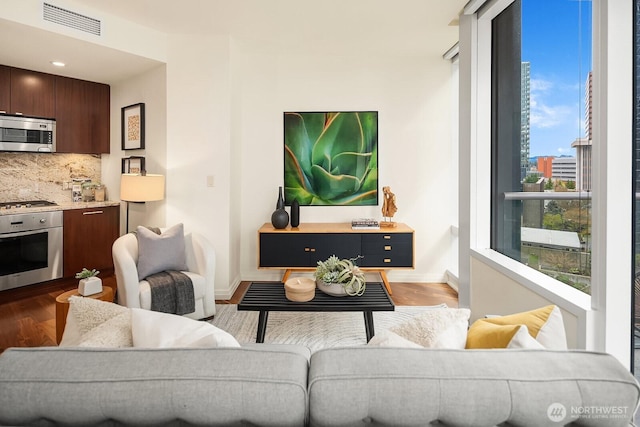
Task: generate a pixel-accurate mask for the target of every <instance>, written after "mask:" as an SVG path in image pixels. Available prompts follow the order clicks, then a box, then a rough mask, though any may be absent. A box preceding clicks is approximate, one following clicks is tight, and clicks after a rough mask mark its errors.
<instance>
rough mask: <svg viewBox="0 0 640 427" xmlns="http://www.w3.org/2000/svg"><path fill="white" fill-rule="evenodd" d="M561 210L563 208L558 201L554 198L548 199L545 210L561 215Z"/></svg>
mask: <svg viewBox="0 0 640 427" xmlns="http://www.w3.org/2000/svg"><path fill="white" fill-rule="evenodd" d="M562 210H563V209H562V208H561V207H560V205H559V204H558V202H557V201H556V200H549V203H547V206H546V211H547V213H549V214H552V215H561V214H562Z"/></svg>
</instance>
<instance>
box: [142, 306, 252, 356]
mask: <svg viewBox="0 0 640 427" xmlns="http://www.w3.org/2000/svg"><path fill="white" fill-rule="evenodd" d="M131 334H132V336H133V346H134V347H145V348H168V347H204V348H208V347H240V344H239V343H238V341H237V340H236V339H235V338H234V337H233V336H232V335H231V334H229V333H228V332H226V331H223V330H222V329H219V328H216V327H215V326H213V325H212V324H210V323H207V322H202V321H198V320H193V319H189V318H187V317H184V316H177V315H175V314H169V313H160V312H156V311H149V310H143V309H141V308H132V309H131Z"/></svg>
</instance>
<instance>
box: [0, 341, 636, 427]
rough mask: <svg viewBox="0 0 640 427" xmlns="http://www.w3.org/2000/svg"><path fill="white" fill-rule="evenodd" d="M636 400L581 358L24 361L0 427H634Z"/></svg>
mask: <svg viewBox="0 0 640 427" xmlns="http://www.w3.org/2000/svg"><path fill="white" fill-rule="evenodd" d="M639 396H640V388H639V387H638V383H637V382H636V380H635V379H634V378H633V376H632V375H631V374H630V373H629V372H628V371H627V370H626V369H625V368H624V367H623V366H622V365H621V364H620V363H619V362H618V361H617V360H616V359H615V358H613V357H612V356H610V355H606V354H600V353H589V352H580V351H564V352H562V351H546V350H544V351H543V350H541V351H538V350H428V349H407V348H405V349H396V348H384V347H367V346H363V347H358V348H334V349H326V350H321V351H318V352H316V353H314V354H313V355H310V354H309V351H308V349H306V348H304V347H299V346H287V345H251V346H246V347H242V348H213V349H139V348H126V349H87V348H14V349H8V350H6V351H5V352H4V353H3V354H2V355H0V425H3V426H6V425H11V426H16V425H35V426H48V425H83V426H88V425H100V426H111V425H114V426H115V425H153V426H169V425H207V426H240V425H243V426H247V425H262V426H278V427H282V426H305V425H310V426H361V425H365V424H366V425H373V426H426V425H431V424H438V423H439V424H440V425H446V426H495V425H518V426H536V427H537V426H547V425H548V426H558V425H568V424H571V423H573V424H571V425H578V426H581V425H584V426H628V425H631V424H632V419H633V414H634V412H635V411H636V408H637V405H638V401H639Z"/></svg>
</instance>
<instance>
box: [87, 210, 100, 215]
mask: <svg viewBox="0 0 640 427" xmlns="http://www.w3.org/2000/svg"><path fill="white" fill-rule="evenodd" d="M103 213H104V212H103V211H89V212H82V215H100V214H103Z"/></svg>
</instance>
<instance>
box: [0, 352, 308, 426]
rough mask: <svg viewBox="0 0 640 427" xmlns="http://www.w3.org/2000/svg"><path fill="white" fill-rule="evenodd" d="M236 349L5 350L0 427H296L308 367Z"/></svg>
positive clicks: (290, 358) (0, 365)
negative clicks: (159, 426)
mask: <svg viewBox="0 0 640 427" xmlns="http://www.w3.org/2000/svg"><path fill="white" fill-rule="evenodd" d="M288 347H289V346H281V348H279V349H278V350H269V349H266V348H265V349H264V350H255V349H245V348H229V347H225V348H215V349H202V348H192V349H175V348H173V349H140V348H127V349H88V348H59V347H49V348H43V347H40V348H14V349H8V350H6V351H5V352H4V353H3V354H2V355H0V425H148V426H151V425H162V426H168V425H176V426H177V425H208V426H241V425H254V426H257V425H263V426H292V427H294V426H295V427H299V426H303V425H305V420H306V417H307V374H308V363H309V361H308V359H307V357H305V356H304V355H301V354H300V353H299V352H298V351H290V350H288Z"/></svg>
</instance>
